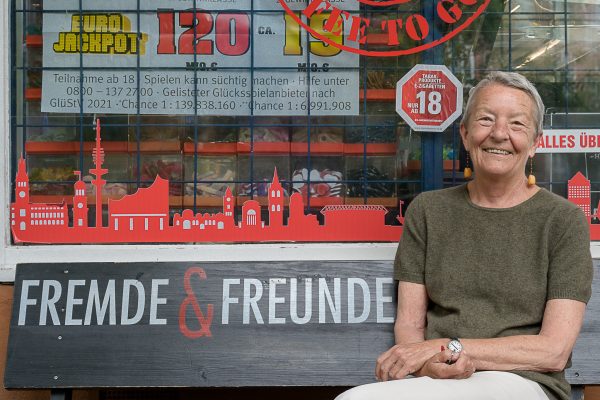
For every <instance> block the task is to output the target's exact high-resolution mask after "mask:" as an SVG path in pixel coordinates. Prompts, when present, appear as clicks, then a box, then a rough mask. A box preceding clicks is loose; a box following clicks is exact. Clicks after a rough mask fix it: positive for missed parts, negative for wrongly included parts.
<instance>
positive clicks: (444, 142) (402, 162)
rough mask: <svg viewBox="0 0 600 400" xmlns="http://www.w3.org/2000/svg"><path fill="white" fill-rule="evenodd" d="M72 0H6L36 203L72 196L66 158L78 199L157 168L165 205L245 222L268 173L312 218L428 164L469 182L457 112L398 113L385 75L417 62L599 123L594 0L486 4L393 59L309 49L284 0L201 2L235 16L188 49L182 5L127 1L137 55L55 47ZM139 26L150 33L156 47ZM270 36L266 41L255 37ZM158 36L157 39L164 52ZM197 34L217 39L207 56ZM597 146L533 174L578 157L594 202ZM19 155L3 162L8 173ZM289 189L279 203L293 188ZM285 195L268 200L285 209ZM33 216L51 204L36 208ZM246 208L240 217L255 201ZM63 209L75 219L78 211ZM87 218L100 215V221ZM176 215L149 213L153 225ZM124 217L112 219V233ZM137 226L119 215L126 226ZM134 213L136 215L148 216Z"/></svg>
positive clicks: (546, 159)
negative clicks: (459, 27) (255, 30)
mask: <svg viewBox="0 0 600 400" xmlns="http://www.w3.org/2000/svg"><path fill="white" fill-rule="evenodd" d="M255 3H256V4H258V2H255ZM356 3H359V2H356ZM73 4H74V3H72V2H67V1H66V0H60V1H45V2H41V1H35V2H34V1H31V0H23V1H18V2H16V6H15V8H14V9H13V10H12V12H13V13H14V21H15V22H16V24H15V25H14V27H13V31H12V40H13V42H14V43H15V46H13V47H14V48H16V49H17V54H14V55H13V57H11V59H12V60H13V61H12V62H13V74H12V77H11V87H13V88H15V89H14V90H16V93H13V94H12V95H11V98H12V99H13V103H12V106H11V112H12V116H13V117H14V118H12V126H11V130H12V137H14V138H16V140H15V141H14V143H13V148H12V153H13V154H12V155H13V157H12V159H13V160H17V159H18V156H20V155H21V154H23V155H25V156H26V157H27V168H28V174H29V179H30V187H29V190H30V200H31V202H33V203H36V202H39V203H42V202H47V203H60V202H61V201H62V200H63V199H65V198H66V199H68V198H69V197H72V196H73V194H74V193H75V191H74V183H75V181H76V180H77V177H76V176H75V175H74V171H82V174H81V175H82V177H81V178H82V180H83V181H84V182H85V191H84V193H78V194H79V195H82V194H85V195H86V196H87V198H88V199H93V201H91V200H90V201H89V203H88V205H89V208H90V213H92V214H90V215H93V213H94V212H95V208H96V207H98V206H100V204H102V203H104V204H106V203H107V201H108V199H111V200H118V199H122V198H123V197H124V196H126V195H130V194H133V193H136V191H138V190H139V189H143V188H147V187H149V186H151V185H152V184H153V183H154V182H155V179H156V177H157V176H158V177H160V178H162V179H165V180H168V181H169V207H170V212H171V214H174V213H179V214H181V212H182V210H184V209H191V210H193V212H194V213H200V212H202V213H215V212H218V211H219V210H222V209H223V199H224V198H225V199H226V200H225V202H226V203H227V210H228V212H229V211H232V212H233V215H234V216H235V217H236V218H237V220H239V221H242V220H243V216H242V205H243V203H244V201H246V200H257V201H258V202H259V204H260V205H261V206H262V207H267V205H268V194H269V185H270V183H271V180H272V179H273V176H274V172H275V170H276V171H277V174H278V178H279V180H280V182H281V184H282V187H283V190H282V191H280V190H276V191H275V190H273V191H271V196H272V197H275V198H279V197H285V198H289V196H290V195H291V194H293V193H300V194H301V195H302V198H303V202H304V206H305V208H306V211H307V212H311V213H315V214H317V215H319V214H318V211H319V210H320V209H321V208H323V207H324V206H327V205H340V204H380V205H383V206H385V207H386V208H387V209H388V210H389V212H388V214H386V223H388V224H397V223H398V222H397V219H396V217H397V216H398V214H399V207H403V208H405V207H406V206H407V205H408V204H409V203H410V201H411V200H412V199H413V198H414V196H416V195H417V194H418V193H419V192H421V191H422V190H423V189H424V186H425V182H426V181H428V179H429V178H431V177H432V176H440V177H441V179H440V180H439V182H438V183H436V185H437V186H438V187H439V186H454V185H458V184H462V183H464V179H463V176H462V167H463V166H464V155H465V153H464V149H463V148H462V146H461V141H460V136H459V129H458V127H459V123H458V122H456V123H454V124H453V125H452V126H451V127H449V128H448V129H447V130H446V131H445V132H443V133H440V134H431V133H419V132H414V131H412V130H411V129H410V128H409V127H408V126H407V125H406V124H405V123H404V121H402V119H401V118H400V117H399V116H398V114H397V113H396V111H395V104H394V100H395V85H396V82H397V81H398V80H399V79H400V78H401V77H402V76H403V75H404V74H405V73H406V72H407V71H408V70H409V69H410V68H412V67H413V66H414V65H415V64H418V63H443V64H445V65H446V66H447V67H448V68H449V69H450V70H452V71H453V73H454V74H455V75H456V76H457V77H458V79H459V80H460V81H461V82H462V83H463V85H464V97H465V99H466V98H467V95H468V90H469V89H470V88H471V87H472V86H473V85H474V84H475V83H476V82H477V81H478V80H479V79H481V78H482V77H483V76H484V75H485V73H486V72H487V71H489V70H496V69H499V70H506V71H508V70H511V71H518V72H521V73H523V74H524V75H526V76H527V77H528V78H529V79H530V80H531V81H532V82H534V84H536V86H537V87H538V89H539V91H540V93H541V94H542V97H543V99H544V101H545V102H546V106H547V115H546V118H545V127H546V128H547V129H567V128H582V129H584V128H585V129H599V128H600V116H599V114H598V113H599V112H600V66H599V65H598V62H597V57H596V55H595V54H596V52H595V49H596V47H597V43H596V42H597V40H596V41H595V40H594V39H593V38H595V37H597V36H598V35H597V29H596V28H594V27H595V26H597V25H598V24H599V23H600V9H599V8H598V5H597V4H594V2H591V1H590V2H585V1H566V2H557V1H549V0H540V1H535V2H530V1H525V0H512V1H511V2H502V1H491V2H490V4H489V6H488V8H487V9H486V11H485V12H484V13H483V14H482V15H481V16H480V17H478V18H477V20H476V21H475V22H474V23H473V24H472V25H471V26H470V28H469V29H467V30H465V31H463V32H461V33H460V34H458V35H456V36H455V37H454V38H453V39H452V40H448V41H447V42H445V43H443V44H441V45H439V46H437V47H435V48H433V49H431V50H430V51H426V52H420V53H415V54H409V55H403V56H397V57H371V56H357V55H354V54H353V53H350V52H347V53H344V52H341V53H340V54H325V55H324V54H319V51H321V52H323V51H326V50H327V51H333V50H335V49H334V47H333V46H331V47H329V48H327V46H321V48H320V50H315V49H316V48H319V46H318V45H319V43H318V41H317V42H315V41H314V40H313V39H314V38H311V40H312V41H313V43H312V44H311V45H310V46H308V45H307V43H305V42H306V37H309V35H297V34H296V33H298V32H304V30H302V29H300V28H299V27H298V26H297V24H296V25H294V22H293V20H291V19H290V18H289V17H288V16H286V13H285V12H284V11H283V10H282V9H280V8H273V9H264V7H266V6H263V5H262V3H261V10H258V11H256V10H255V8H254V7H250V8H248V9H247V10H246V9H242V10H239V11H238V12H236V13H235V14H234V13H219V15H220V16H218V15H217V11H216V10H217V9H218V8H219V7H218V3H216V4H217V5H216V6H215V7H217V8H214V10H213V9H212V8H211V7H212V6H207V7H204V9H203V10H202V12H206V13H209V14H211V15H213V16H214V18H213V20H214V23H215V24H216V23H219V24H221V23H223V24H225V25H227V26H228V27H230V29H229V30H228V31H227V35H226V36H227V38H228V39H229V40H218V38H217V37H216V36H215V35H214V33H211V35H213V36H210V35H209V36H206V37H202V38H198V39H199V40H198V41H197V43H196V44H197V46H194V45H192V44H191V43H192V42H190V43H187V41H186V36H184V35H183V32H184V31H185V29H184V28H182V26H183V25H184V22H181V21H182V18H183V19H185V18H188V17H189V15H188V14H189V10H175V11H173V13H174V15H168V11H164V10H156V9H155V10H150V9H145V8H142V9H140V10H139V12H136V11H135V9H136V7H137V3H136V2H132V3H131V4H132V6H131V7H126V8H127V9H128V10H130V11H131V10H134V11H133V12H131V13H128V14H127V13H124V18H128V21H129V24H123V29H125V27H126V26H129V27H131V29H134V30H135V29H137V28H136V27H137V26H138V23H137V21H138V20H139V23H140V32H121V33H122V34H124V35H125V36H123V37H124V38H125V37H130V36H127V35H126V34H127V33H138V35H134V36H131V37H134V38H135V39H132V40H134V41H133V42H131V44H132V45H135V46H142V47H143V48H144V52H145V53H144V54H145V56H144V57H143V58H142V57H141V56H140V54H139V53H138V54H130V55H128V56H127V57H120V56H119V55H118V54H116V53H115V52H113V54H112V55H108V56H107V55H102V56H101V55H98V54H96V55H94V56H93V57H92V56H91V55H90V54H80V53H78V52H74V53H73V54H71V55H69V54H68V53H67V52H64V53H56V52H55V53H51V52H50V50H49V49H50V47H48V46H51V45H52V44H54V43H56V49H58V51H61V50H60V49H61V46H63V45H64V44H65V43H64V42H61V39H60V38H64V37H66V33H69V32H70V33H71V34H75V35H76V34H78V33H79V32H77V29H76V25H77V24H75V25H73V18H75V19H77V16H78V15H81V18H82V19H83V18H88V17H89V15H88V14H90V13H91V12H88V11H89V10H86V9H85V8H83V9H81V10H79V11H78V10H77V7H79V4H77V5H76V6H75V8H73ZM86 4H87V2H83V3H82V7H87V5H86ZM98 4H99V3H98ZM98 4H96V3H95V6H96V7H101V8H102V10H105V11H107V12H118V9H121V8H122V7H117V6H115V5H114V4H115V3H112V2H103V3H102V5H98ZM111 4H113V6H112V8H111ZM273 4H277V2H273ZM269 7H270V6H269ZM360 7H361V8H360V9H357V10H356V12H357V13H360V14H361V15H363V16H365V17H368V18H369V19H370V20H371V21H372V26H380V25H381V23H380V22H381V21H385V20H390V19H398V18H404V17H405V16H406V15H410V14H411V13H414V12H416V11H418V10H419V9H420V7H422V4H421V2H418V1H414V2H410V3H406V4H399V5H396V6H390V7H385V9H384V10H378V9H376V8H374V7H368V6H365V5H360ZM509 8H510V9H509ZM97 11H98V10H95V12H97ZM186 13H188V14H186ZM125 14H127V15H125ZM123 21H124V20H123ZM168 21H175V24H174V25H172V24H170V23H169V22H168ZM133 22H135V23H133ZM158 22H164V23H163V24H159V23H158ZM377 22H379V24H377ZM86 23H88V24H89V23H91V22H90V21H87V20H86ZM182 24H183V25H182ZM225 25H223V26H225ZM56 26H62V27H66V28H65V29H66V31H65V32H62V33H65V35H63V36H60V33H61V32H54V31H55V30H56V29H55V27H56ZM250 26H255V27H258V26H262V27H267V26H268V27H271V33H270V34H268V33H266V32H264V33H263V34H256V35H255V37H253V38H251V37H250V36H248V32H249V31H245V30H244V29H246V28H248V29H249V27H250ZM275 27H277V28H279V29H275ZM100 28H101V27H99V29H100ZM73 29H75V31H73ZM594 29H596V30H594ZM67 31H69V32H67ZM213 32H214V31H213ZM44 33H47V34H48V35H47V36H44ZM284 33H285V35H284ZM370 33H372V32H370ZM158 34H162V36H160V35H159V36H157V35H158ZM52 35H54V36H52ZM144 35H146V36H144ZM148 35H154V36H153V37H154V38H155V39H156V38H158V39H156V40H155V41H154V42H153V43H154V44H155V45H154V46H152V47H151V46H150V43H151V42H150V41H149V40H148ZM173 36H175V37H177V38H178V40H177V41H175V42H174V43H171V42H172V41H168V40H161V38H167V37H173ZM305 36H306V37H305ZM50 37H54V38H55V39H54V41H53V42H52V43H50V42H45V41H44V40H43V39H46V38H50ZM179 39H181V40H179ZM296 39H297V40H296ZM403 39H405V40H408V39H407V38H403ZM206 40H210V41H211V42H210V43H211V45H212V47H210V49H209V47H205V46H207V43H208V42H207V41H206ZM268 40H271V42H269V43H271V44H273V43H276V44H277V46H276V45H265V44H264V43H266V42H261V41H268ZM277 40H279V41H280V42H276V41H277ZM74 43H75V42H74ZM315 43H316V44H315ZM73 45H74V46H77V44H73ZM382 46H383V44H382V42H381V38H380V36H372V40H369V41H367V44H365V45H364V48H365V49H369V50H378V49H381V48H382ZM153 47H160V49H161V55H159V54H158V52H157V49H156V48H153ZM140 48H141V47H140ZM284 48H285V51H286V52H287V55H286V54H285V52H284ZM45 49H46V51H47V52H46V53H44V50H45ZM207 49H208V50H210V51H213V54H208V55H207V54H204V53H203V52H205V51H208V50H207ZM278 49H281V50H278ZM88 50H89V49H88ZM123 51H125V50H123ZM265 51H268V52H269V53H268V55H269V56H268V57H267V56H265V53H264V52H265ZM315 52H316V53H315ZM279 53H281V54H279ZM44 54H46V55H45V56H44ZM298 54H301V56H299V55H298ZM164 60H166V61H164ZM206 60H209V61H208V62H207V61H206ZM324 60H325V61H324ZM325 64H328V65H327V66H325ZM309 88H311V89H310V90H309ZM311 90H312V91H313V92H311ZM311 93H312V95H311ZM331 94H333V95H334V96H333V97H328V96H330V95H331ZM317 96H322V97H320V98H316V97H317ZM96 118H98V119H99V120H100V123H101V134H102V145H103V147H104V159H103V163H104V164H103V166H102V167H103V168H107V169H108V170H109V173H108V174H106V175H104V176H103V178H105V179H106V181H107V182H106V184H105V185H104V186H103V187H102V189H101V193H100V195H101V196H100V198H101V202H102V203H99V204H97V200H96V199H97V198H98V197H97V195H98V194H97V193H96V187H95V186H94V185H93V184H92V180H93V179H94V176H93V174H92V173H91V172H90V169H93V168H94V157H93V156H92V148H93V145H94V139H95V129H94V121H95V119H96ZM435 135H441V136H442V138H441V140H439V136H438V137H436V136H435ZM436 146H437V147H436ZM432 150H435V151H436V152H437V153H436V154H438V156H439V157H441V158H442V160H440V161H441V162H439V163H437V164H435V165H436V167H435V168H437V170H432V167H431V166H430V165H423V164H422V160H423V157H422V156H423V152H424V151H425V152H429V151H432ZM599 154H600V151H592V152H587V153H577V154H570V153H544V154H539V155H538V156H536V160H535V166H534V168H535V172H536V175H537V176H538V183H539V184H540V185H542V186H544V187H546V188H548V189H549V190H552V191H553V192H555V193H558V194H560V195H563V196H565V197H566V196H567V195H568V193H567V183H568V181H569V180H570V179H571V178H572V177H573V176H574V175H575V173H576V172H578V171H580V172H582V173H583V174H584V175H585V176H586V177H587V179H588V180H589V181H590V198H591V200H590V201H591V204H592V206H591V209H592V210H593V209H594V208H596V206H595V205H596V204H598V203H599V202H600V172H599V171H600V156H599ZM15 170H16V165H12V171H13V176H12V177H11V178H13V179H12V180H11V182H14V171H15ZM20 185H23V186H25V183H20ZM434 186H435V185H434ZM431 188H432V187H427V189H431ZM13 189H14V188H13V187H11V194H12V195H14V190H13ZM283 204H285V205H284V209H285V208H286V207H287V202H285V201H284V203H283ZM280 207H281V206H280V205H277V207H276V208H275V209H276V210H277V211H283V210H280ZM251 211H253V210H251ZM253 212H254V211H253ZM39 214H41V216H42V217H43V218H48V217H49V216H48V214H49V213H48V212H44V213H39ZM52 214H53V218H57V217H56V215H58V214H57V213H52ZM21 216H23V215H21ZM246 217H247V220H246V223H247V224H248V225H251V224H257V221H258V219H257V218H259V215H256V213H254V215H252V214H250V213H248V215H247V216H246ZM60 218H61V219H62V218H63V217H62V214H61V217H60ZM69 219H70V220H69V222H68V224H69V225H72V224H73V216H72V215H70V216H69ZM89 221H90V224H92V225H93V224H94V223H95V219H94V218H89ZM60 223H63V222H62V221H61V222H60ZM170 223H171V221H170V220H168V219H165V218H162V217H161V218H160V219H159V229H160V230H164V229H165V226H164V225H165V224H167V225H168V224H170ZM188 223H189V221H188ZM43 224H46V221H44V222H43ZM105 224H106V222H105ZM118 224H119V223H118V219H117V218H115V219H114V229H115V230H117V229H118ZM133 224H134V221H133V219H130V220H129V227H130V229H133ZM176 224H178V222H176ZM184 224H185V222H184ZM220 224H221V222H219V223H218V224H217V227H220V226H221V225H220ZM144 227H145V229H148V220H147V219H146V220H145V224H144ZM200 229H204V224H201V225H200Z"/></svg>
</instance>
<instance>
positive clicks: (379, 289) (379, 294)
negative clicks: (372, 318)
mask: <svg viewBox="0 0 600 400" xmlns="http://www.w3.org/2000/svg"><path fill="white" fill-rule="evenodd" d="M393 283H394V280H393V279H392V278H377V279H375V298H376V299H377V323H378V324H386V323H392V322H394V317H384V316H383V304H384V303H391V302H392V296H384V295H383V285H384V284H387V285H390V284H393Z"/></svg>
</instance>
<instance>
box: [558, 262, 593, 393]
mask: <svg viewBox="0 0 600 400" xmlns="http://www.w3.org/2000/svg"><path fill="white" fill-rule="evenodd" d="M598 360H600V260H594V281H593V284H592V298H591V299H590V301H589V302H588V305H587V309H586V311H585V323H584V324H583V328H582V329H581V333H580V334H579V338H578V339H577V343H576V344H575V349H574V350H573V358H572V362H573V366H572V367H571V368H569V369H568V370H567V371H566V376H567V380H568V381H569V382H570V383H571V384H577V385H589V384H599V383H600V362H598Z"/></svg>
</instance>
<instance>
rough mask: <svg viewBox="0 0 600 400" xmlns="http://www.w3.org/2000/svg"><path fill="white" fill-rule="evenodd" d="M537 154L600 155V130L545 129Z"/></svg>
mask: <svg viewBox="0 0 600 400" xmlns="http://www.w3.org/2000/svg"><path fill="white" fill-rule="evenodd" d="M536 153H600V129H545V130H544V134H543V135H542V137H541V138H540V139H539V141H538V145H537V150H536Z"/></svg>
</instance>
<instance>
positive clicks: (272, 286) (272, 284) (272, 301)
mask: <svg viewBox="0 0 600 400" xmlns="http://www.w3.org/2000/svg"><path fill="white" fill-rule="evenodd" d="M285 282H286V279H285V278H271V279H269V324H285V318H284V317H276V316H275V314H276V312H275V307H276V306H277V304H282V303H285V297H277V295H276V294H275V291H276V290H277V285H279V284H282V285H285Z"/></svg>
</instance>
